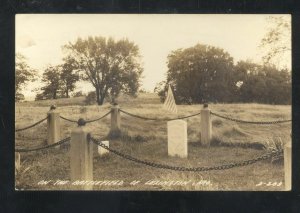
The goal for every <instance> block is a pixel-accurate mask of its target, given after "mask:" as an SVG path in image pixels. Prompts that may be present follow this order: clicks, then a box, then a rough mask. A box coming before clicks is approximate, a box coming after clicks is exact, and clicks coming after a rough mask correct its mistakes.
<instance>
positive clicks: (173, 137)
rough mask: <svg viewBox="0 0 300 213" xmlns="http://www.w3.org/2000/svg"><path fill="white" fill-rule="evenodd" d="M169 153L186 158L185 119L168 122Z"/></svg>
mask: <svg viewBox="0 0 300 213" xmlns="http://www.w3.org/2000/svg"><path fill="white" fill-rule="evenodd" d="M167 125H168V155H169V156H178V157H181V158H186V157H187V155H188V149H187V123H186V121H183V120H174V121H169V122H168V124H167Z"/></svg>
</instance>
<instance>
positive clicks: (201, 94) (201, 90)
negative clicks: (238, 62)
mask: <svg viewBox="0 0 300 213" xmlns="http://www.w3.org/2000/svg"><path fill="white" fill-rule="evenodd" d="M232 79H233V58H232V57H231V56H230V55H229V53H227V52H225V51H224V50H223V49H221V48H217V47H213V46H208V45H202V44H197V45H196V46H194V47H191V48H187V49H178V50H175V51H173V52H172V53H171V54H170V55H169V56H168V71H167V81H166V84H171V85H172V86H173V89H174V93H175V97H176V101H177V102H178V103H190V104H191V103H199V102H207V101H212V102H215V101H230V100H231V95H232V92H233V90H234V87H235V82H234V81H233V80H232ZM165 89H166V87H165Z"/></svg>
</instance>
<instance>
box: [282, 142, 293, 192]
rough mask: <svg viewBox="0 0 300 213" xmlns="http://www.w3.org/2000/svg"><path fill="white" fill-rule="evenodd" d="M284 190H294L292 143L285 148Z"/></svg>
mask: <svg viewBox="0 0 300 213" xmlns="http://www.w3.org/2000/svg"><path fill="white" fill-rule="evenodd" d="M284 188H285V190H286V191H290V190H291V189H292V143H291V141H290V142H288V143H287V144H285V146H284Z"/></svg>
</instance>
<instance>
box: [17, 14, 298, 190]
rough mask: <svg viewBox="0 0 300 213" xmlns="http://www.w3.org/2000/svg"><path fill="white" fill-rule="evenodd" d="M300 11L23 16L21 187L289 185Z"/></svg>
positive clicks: (19, 101) (259, 187) (19, 32)
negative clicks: (295, 14) (294, 16)
mask: <svg viewBox="0 0 300 213" xmlns="http://www.w3.org/2000/svg"><path fill="white" fill-rule="evenodd" d="M291 40H292V39H291V15H289V14H17V15H16V16H15V153H14V154H15V190H17V191H23V190H25V191H57V190H71V191H72V190H80V191H81V190H94V191H290V190H291V185H292V175H291V174H292V163H291V162H292V155H291V153H292V141H291V140H292V128H291V127H292V114H291V111H292V77H291V76H292V53H291V52H292V45H291Z"/></svg>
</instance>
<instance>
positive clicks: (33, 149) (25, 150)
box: [15, 137, 71, 152]
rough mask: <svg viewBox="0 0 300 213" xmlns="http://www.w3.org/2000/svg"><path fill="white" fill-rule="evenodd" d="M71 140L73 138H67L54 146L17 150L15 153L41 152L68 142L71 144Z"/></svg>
mask: <svg viewBox="0 0 300 213" xmlns="http://www.w3.org/2000/svg"><path fill="white" fill-rule="evenodd" d="M70 140H71V137H67V138H65V139H62V140H60V141H58V142H56V143H53V144H49V145H46V146H42V147H35V148H15V152H31V151H39V150H43V149H48V148H51V147H54V146H58V145H62V144H64V143H66V142H69V141H70Z"/></svg>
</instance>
